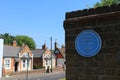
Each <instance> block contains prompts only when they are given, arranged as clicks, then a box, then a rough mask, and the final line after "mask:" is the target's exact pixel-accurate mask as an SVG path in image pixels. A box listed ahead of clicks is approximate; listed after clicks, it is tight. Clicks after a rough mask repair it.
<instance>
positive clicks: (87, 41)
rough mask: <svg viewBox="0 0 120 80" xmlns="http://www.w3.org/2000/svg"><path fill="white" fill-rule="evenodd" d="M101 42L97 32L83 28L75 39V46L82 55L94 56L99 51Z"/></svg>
mask: <svg viewBox="0 0 120 80" xmlns="http://www.w3.org/2000/svg"><path fill="white" fill-rule="evenodd" d="M101 44H102V41H101V38H100V36H99V34H98V33H97V32H95V31H93V30H84V31H82V32H80V33H79V34H78V35H77V37H76V39H75V48H76V50H77V52H78V54H79V55H81V56H84V57H92V56H95V55H96V54H97V53H98V52H99V51H100V49H101Z"/></svg>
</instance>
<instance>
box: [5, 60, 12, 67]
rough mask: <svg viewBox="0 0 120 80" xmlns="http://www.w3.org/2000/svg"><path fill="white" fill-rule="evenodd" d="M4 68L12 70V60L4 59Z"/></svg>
mask: <svg viewBox="0 0 120 80" xmlns="http://www.w3.org/2000/svg"><path fill="white" fill-rule="evenodd" d="M4 66H5V69H10V68H11V58H5V59H4Z"/></svg>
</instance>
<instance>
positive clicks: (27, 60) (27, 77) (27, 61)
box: [26, 53, 30, 80]
mask: <svg viewBox="0 0 120 80" xmlns="http://www.w3.org/2000/svg"><path fill="white" fill-rule="evenodd" d="M29 59H30V57H29V53H28V54H27V75H26V80H28V65H29Z"/></svg>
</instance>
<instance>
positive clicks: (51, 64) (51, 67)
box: [50, 37, 52, 72]
mask: <svg viewBox="0 0 120 80" xmlns="http://www.w3.org/2000/svg"><path fill="white" fill-rule="evenodd" d="M50 42H51V72H52V37H50Z"/></svg>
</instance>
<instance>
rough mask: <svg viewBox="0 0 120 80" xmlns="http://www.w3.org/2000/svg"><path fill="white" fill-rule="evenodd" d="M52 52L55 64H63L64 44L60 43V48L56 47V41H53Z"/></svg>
mask: <svg viewBox="0 0 120 80" xmlns="http://www.w3.org/2000/svg"><path fill="white" fill-rule="evenodd" d="M54 54H55V55H56V66H64V65H65V60H66V58H65V46H64V45H62V46H61V48H58V46H57V42H55V50H54Z"/></svg>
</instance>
